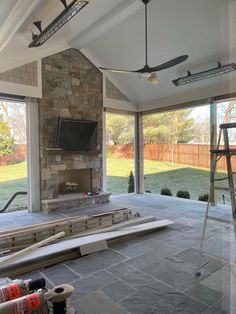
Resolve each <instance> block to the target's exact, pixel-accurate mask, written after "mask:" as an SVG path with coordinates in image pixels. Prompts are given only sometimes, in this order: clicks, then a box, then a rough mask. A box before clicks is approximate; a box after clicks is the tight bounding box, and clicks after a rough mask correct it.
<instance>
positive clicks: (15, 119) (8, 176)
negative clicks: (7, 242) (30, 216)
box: [0, 100, 28, 211]
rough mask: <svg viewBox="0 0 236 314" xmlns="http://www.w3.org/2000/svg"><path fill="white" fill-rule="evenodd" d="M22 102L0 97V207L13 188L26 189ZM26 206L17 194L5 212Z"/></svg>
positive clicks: (24, 110)
mask: <svg viewBox="0 0 236 314" xmlns="http://www.w3.org/2000/svg"><path fill="white" fill-rule="evenodd" d="M26 138H27V137H26V105H25V103H22V102H13V101H5V100H0V209H1V208H3V206H4V205H5V203H6V202H7V200H8V199H9V198H10V197H11V196H12V195H13V194H14V193H15V192H17V191H27V189H28V187H27V140H26ZM26 208H27V195H19V196H17V197H16V198H15V199H14V201H13V202H12V203H11V204H10V206H9V207H8V209H7V210H6V211H12V210H17V209H26Z"/></svg>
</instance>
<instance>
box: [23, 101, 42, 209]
mask: <svg viewBox="0 0 236 314" xmlns="http://www.w3.org/2000/svg"><path fill="white" fill-rule="evenodd" d="M26 112H27V169H28V211H30V212H36V211H40V209H41V206H40V171H39V167H40V158H39V117H38V102H37V100H36V99H33V98H28V99H26Z"/></svg>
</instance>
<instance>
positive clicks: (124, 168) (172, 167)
mask: <svg viewBox="0 0 236 314" xmlns="http://www.w3.org/2000/svg"><path fill="white" fill-rule="evenodd" d="M131 170H132V171H133V172H134V161H133V160H131V159H117V158H107V188H108V191H109V192H111V193H113V194H123V193H127V190H128V179H129V173H130V171H131ZM144 173H145V180H144V183H145V190H149V191H151V192H152V193H160V191H161V189H162V188H163V187H168V188H169V189H170V190H171V191H172V194H173V195H174V196H175V195H176V192H177V191H178V190H188V191H189V193H190V195H191V199H198V196H199V195H200V194H204V193H208V190H209V171H208V170H206V169H203V168H196V167H190V166H187V165H178V164H172V163H168V162H161V161H154V160H145V161H144ZM223 176H225V173H223V172H222V173H220V174H219V177H223ZM221 184H222V186H227V182H226V181H223V182H222V183H221ZM18 190H20V191H25V190H27V165H26V161H24V162H20V163H18V164H15V165H10V166H6V167H0V208H1V207H2V206H3V205H4V204H5V202H6V201H7V200H8V198H9V197H10V196H11V195H12V194H13V193H14V192H15V191H18ZM217 199H218V203H220V204H222V195H221V194H220V193H218V195H217ZM226 200H227V199H226ZM26 204H27V198H26V196H19V197H17V198H16V199H15V201H14V202H13V203H12V205H11V208H17V207H25V206H26Z"/></svg>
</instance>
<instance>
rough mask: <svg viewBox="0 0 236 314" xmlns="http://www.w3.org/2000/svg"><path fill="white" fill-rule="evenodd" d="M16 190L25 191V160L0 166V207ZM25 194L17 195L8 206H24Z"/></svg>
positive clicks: (25, 201)
mask: <svg viewBox="0 0 236 314" xmlns="http://www.w3.org/2000/svg"><path fill="white" fill-rule="evenodd" d="M16 191H27V164H26V161H23V162H20V163H17V164H15V165H10V166H4V167H3V166H1V167H0V207H2V206H3V205H4V204H5V202H6V201H7V200H8V198H9V197H10V196H11V195H12V194H13V193H14V192H16ZM26 205H27V197H26V196H17V197H16V198H15V200H14V201H13V202H12V205H11V206H10V208H17V207H25V206H26Z"/></svg>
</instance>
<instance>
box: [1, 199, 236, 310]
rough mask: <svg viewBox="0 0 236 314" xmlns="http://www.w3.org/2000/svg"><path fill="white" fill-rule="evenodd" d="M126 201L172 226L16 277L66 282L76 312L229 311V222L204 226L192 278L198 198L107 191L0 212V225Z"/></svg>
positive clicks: (200, 208)
mask: <svg viewBox="0 0 236 314" xmlns="http://www.w3.org/2000/svg"><path fill="white" fill-rule="evenodd" d="M125 206H127V207H133V208H135V209H138V211H139V212H140V214H141V215H154V216H156V217H157V218H159V219H163V218H168V219H170V220H172V221H174V224H173V225H171V226H169V227H167V228H166V229H164V230H162V231H157V232H154V233H151V234H148V235H145V236H142V237H138V238H135V239H133V240H129V241H126V242H122V243H120V244H116V245H113V246H112V247H111V248H109V250H106V251H103V252H101V253H96V254H92V255H89V256H86V257H83V258H80V259H77V260H73V261H68V262H66V263H63V264H60V265H56V266H53V267H50V268H47V269H42V270H40V271H37V272H34V273H29V274H26V275H24V277H23V278H25V279H26V278H35V277H41V276H43V277H45V279H46V281H47V284H48V286H49V287H52V286H55V285H57V284H61V283H71V284H72V285H73V286H74V287H75V293H74V294H73V296H72V298H71V300H70V301H71V302H72V303H73V304H74V305H75V307H76V309H77V310H79V313H90V312H91V311H93V312H92V313H131V314H139V313H140V314H144V313H147V314H150V313H162V314H163V313H186V314H187V313H188V314H189V313H194V314H196V313H204V314H206V313H214V314H218V313H236V304H235V297H236V296H235V283H236V280H235V273H236V266H235V264H234V263H236V246H235V238H234V232H233V227H232V226H230V225H226V224H223V223H217V222H209V223H208V226H207V234H206V242H205V246H204V251H205V252H206V253H207V254H208V255H207V259H209V261H208V263H206V264H205V266H204V267H203V269H202V275H201V277H196V276H195V271H196V265H197V261H198V257H199V251H198V248H199V244H200V242H199V241H200V235H201V228H202V222H203V217H204V212H205V206H206V203H204V202H198V201H192V200H184V199H178V198H175V197H168V196H160V195H153V194H144V195H134V194H133V195H121V196H113V197H111V203H110V204H108V205H104V206H101V207H96V208H95V207H94V208H90V209H81V210H79V211H75V210H74V211H66V212H59V213H57V214H52V215H45V214H43V213H35V214H31V213H27V212H26V211H19V212H12V213H6V214H2V215H1V221H0V228H1V230H3V229H10V228H14V227H19V226H24V225H29V224H32V223H33V224H36V223H41V222H46V221H49V220H55V219H61V218H65V217H67V216H74V215H78V214H81V215H85V214H88V215H89V214H94V213H99V212H104V211H108V210H111V209H117V208H121V207H125ZM211 214H212V215H215V216H218V217H223V218H226V219H228V218H230V217H231V209H230V208H229V207H226V206H222V207H215V208H213V209H212V213H211ZM205 261H206V257H205V258H204V260H203V262H205Z"/></svg>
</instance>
